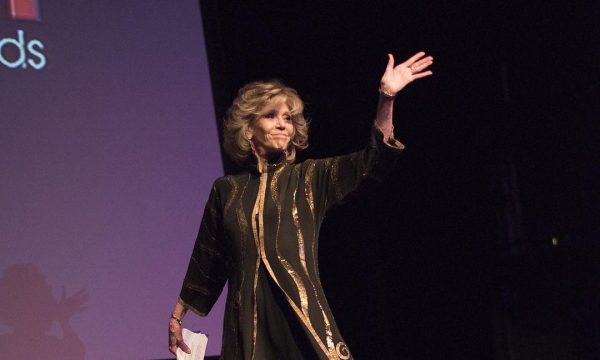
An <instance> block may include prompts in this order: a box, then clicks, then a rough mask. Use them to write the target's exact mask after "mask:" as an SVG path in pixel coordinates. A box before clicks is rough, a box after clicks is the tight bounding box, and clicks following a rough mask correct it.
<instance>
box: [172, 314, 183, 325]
mask: <svg viewBox="0 0 600 360" xmlns="http://www.w3.org/2000/svg"><path fill="white" fill-rule="evenodd" d="M171 319H173V320H175V321H177V323H178V324H179V325H181V319H180V318H178V317H177V316H175V315H174V314H171Z"/></svg>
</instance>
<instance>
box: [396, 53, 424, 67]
mask: <svg viewBox="0 0 600 360" xmlns="http://www.w3.org/2000/svg"><path fill="white" fill-rule="evenodd" d="M423 56H425V52H423V51H419V52H418V53H416V54H414V55H413V56H411V57H410V58H409V59H408V60H406V61H405V62H403V63H402V64H400V65H404V66H407V67H410V66H411V65H413V64H414V63H415V62H416V61H417V60H419V59H420V58H422V57H423Z"/></svg>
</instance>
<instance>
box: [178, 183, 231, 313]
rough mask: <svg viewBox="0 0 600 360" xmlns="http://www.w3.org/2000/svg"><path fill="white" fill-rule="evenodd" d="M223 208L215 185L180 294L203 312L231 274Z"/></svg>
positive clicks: (192, 307) (185, 302) (182, 300)
mask: <svg viewBox="0 0 600 360" xmlns="http://www.w3.org/2000/svg"><path fill="white" fill-rule="evenodd" d="M221 209H222V208H221V206H220V200H219V195H218V192H217V189H216V187H215V186H213V189H212V191H211V193H210V196H209V198H208V202H207V203H206V207H205V209H204V215H203V216H202V222H201V223H200V230H199V231H198V236H197V238H196V243H195V244H194V249H193V252H192V256H191V258H190V262H189V265H188V269H187V273H186V274H185V278H184V280H183V285H182V287H181V292H180V294H179V302H180V303H181V304H182V305H183V306H185V307H186V308H188V309H190V310H192V311H193V312H195V313H197V314H199V315H201V316H205V315H206V314H208V312H209V311H210V309H211V308H212V307H213V305H214V304H215V302H216V301H217V299H218V297H219V295H220V294H221V292H222V291H223V286H224V285H225V282H226V281H227V278H228V271H229V266H228V263H229V262H228V260H227V259H228V255H227V254H228V252H227V250H226V246H225V241H224V238H223V231H222V223H223V222H222V212H221Z"/></svg>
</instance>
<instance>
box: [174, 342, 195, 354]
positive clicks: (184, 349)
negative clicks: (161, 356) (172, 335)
mask: <svg viewBox="0 0 600 360" xmlns="http://www.w3.org/2000/svg"><path fill="white" fill-rule="evenodd" d="M177 345H178V346H179V347H180V348H181V350H183V351H184V352H185V353H186V354H191V353H192V350H190V348H189V347H188V346H187V344H186V343H184V342H183V339H179V340H178V341H177Z"/></svg>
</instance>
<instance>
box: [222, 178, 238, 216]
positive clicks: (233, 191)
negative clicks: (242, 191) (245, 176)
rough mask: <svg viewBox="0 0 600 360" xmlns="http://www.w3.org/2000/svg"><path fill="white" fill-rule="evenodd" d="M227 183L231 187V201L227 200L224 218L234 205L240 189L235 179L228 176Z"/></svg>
mask: <svg viewBox="0 0 600 360" xmlns="http://www.w3.org/2000/svg"><path fill="white" fill-rule="evenodd" d="M227 182H228V183H229V185H230V186H231V194H230V195H229V199H227V203H225V207H224V208H223V217H225V216H226V215H227V211H229V208H230V207H231V204H233V201H234V200H235V198H236V197H237V192H238V188H239V187H238V184H237V183H236V182H235V180H234V179H233V176H228V177H227Z"/></svg>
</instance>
